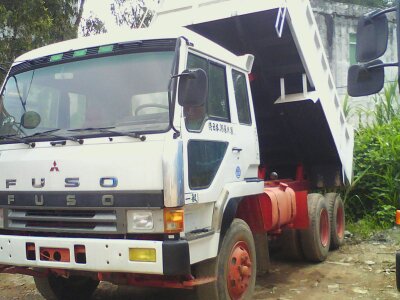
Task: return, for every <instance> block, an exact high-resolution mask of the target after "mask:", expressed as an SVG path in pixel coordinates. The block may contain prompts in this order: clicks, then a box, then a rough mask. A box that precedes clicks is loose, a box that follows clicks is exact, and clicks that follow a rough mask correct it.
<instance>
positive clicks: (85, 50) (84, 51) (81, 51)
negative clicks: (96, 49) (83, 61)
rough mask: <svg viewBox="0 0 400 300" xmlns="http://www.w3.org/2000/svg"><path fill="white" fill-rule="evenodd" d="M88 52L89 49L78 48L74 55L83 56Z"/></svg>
mask: <svg viewBox="0 0 400 300" xmlns="http://www.w3.org/2000/svg"><path fill="white" fill-rule="evenodd" d="M86 53H87V49H82V50H76V51H74V55H73V57H81V56H85V55H86Z"/></svg>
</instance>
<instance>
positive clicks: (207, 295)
mask: <svg viewBox="0 0 400 300" xmlns="http://www.w3.org/2000/svg"><path fill="white" fill-rule="evenodd" d="M256 266H257V263H256V250H255V244H254V239H253V235H252V233H251V230H250V228H249V226H248V225H247V224H246V222H244V221H243V220H240V219H234V220H233V222H232V224H231V226H230V227H229V229H228V231H227V232H226V234H225V236H224V239H223V241H222V245H221V248H220V250H219V254H218V256H217V257H216V258H215V259H210V260H207V261H206V262H202V263H199V264H198V265H197V266H196V268H195V274H196V277H197V278H200V277H216V278H217V280H216V281H213V282H212V283H208V284H205V285H200V286H198V287H197V288H196V293H197V297H198V299H199V300H226V299H231V300H239V299H241V300H242V299H243V300H248V299H252V295H253V291H254V286H255V282H256V273H257V267H256Z"/></svg>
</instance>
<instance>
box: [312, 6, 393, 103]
mask: <svg viewBox="0 0 400 300" xmlns="http://www.w3.org/2000/svg"><path fill="white" fill-rule="evenodd" d="M311 5H312V7H313V10H314V14H315V18H316V21H317V24H318V27H319V30H320V34H321V38H322V42H323V44H324V46H325V51H326V54H327V57H328V60H329V63H330V67H331V70H332V74H333V76H334V79H335V82H336V87H337V89H338V92H339V94H340V96H341V98H342V99H344V97H345V96H346V94H347V71H348V69H349V67H350V43H351V34H353V37H354V35H355V33H356V31H357V24H358V19H359V17H360V16H362V15H364V14H365V13H367V12H369V11H371V10H373V8H372V9H371V7H364V6H360V5H354V4H344V3H338V2H334V1H327V0H311ZM389 19H390V22H389V24H390V29H389V43H388V50H387V53H386V54H385V56H384V57H383V61H384V62H395V61H397V46H396V26H395V22H394V14H393V16H392V15H390V17H389ZM396 76H397V73H396V70H395V68H387V69H386V81H387V82H389V81H393V80H395V79H396ZM350 101H351V103H352V105H353V106H364V107H369V108H370V107H371V106H372V105H373V101H372V99H371V97H364V98H352V99H351V100H350Z"/></svg>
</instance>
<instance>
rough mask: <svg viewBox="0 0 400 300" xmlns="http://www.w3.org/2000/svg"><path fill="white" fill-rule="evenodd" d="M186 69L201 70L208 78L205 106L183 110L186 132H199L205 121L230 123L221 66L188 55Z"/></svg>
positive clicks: (223, 70) (223, 74)
mask: <svg viewBox="0 0 400 300" xmlns="http://www.w3.org/2000/svg"><path fill="white" fill-rule="evenodd" d="M187 68H188V69H195V68H201V69H203V70H204V71H206V73H207V76H208V97H207V101H206V105H204V106H201V107H190V108H186V109H185V110H184V114H185V122H186V127H187V129H188V130H191V131H200V130H201V128H202V127H203V124H204V122H205V121H206V120H207V119H215V120H221V121H228V122H229V121H230V116H229V106H228V92H227V84H226V71H225V68H224V67H223V66H220V65H217V64H215V63H212V62H210V61H208V60H207V59H205V58H202V57H199V56H197V55H194V54H191V53H189V57H188V62H187Z"/></svg>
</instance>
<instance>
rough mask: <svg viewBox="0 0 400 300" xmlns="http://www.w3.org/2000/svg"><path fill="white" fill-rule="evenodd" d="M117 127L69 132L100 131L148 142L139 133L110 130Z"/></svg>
mask: <svg viewBox="0 0 400 300" xmlns="http://www.w3.org/2000/svg"><path fill="white" fill-rule="evenodd" d="M114 128H115V127H112V126H111V127H97V128H96V127H88V128H78V129H70V130H68V131H72V132H81V131H98V132H101V133H111V134H117V135H123V136H129V137H133V138H135V139H139V140H141V141H142V142H144V141H145V140H146V136H144V135H140V134H139V133H136V132H122V131H118V130H110V129H114Z"/></svg>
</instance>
